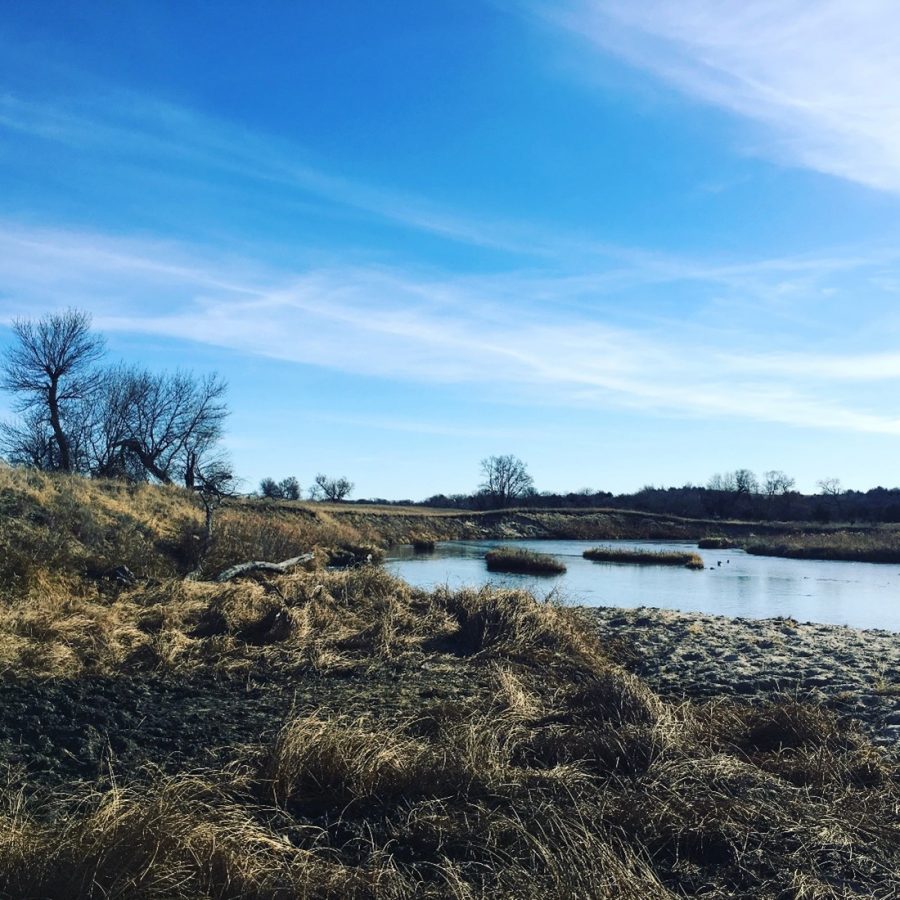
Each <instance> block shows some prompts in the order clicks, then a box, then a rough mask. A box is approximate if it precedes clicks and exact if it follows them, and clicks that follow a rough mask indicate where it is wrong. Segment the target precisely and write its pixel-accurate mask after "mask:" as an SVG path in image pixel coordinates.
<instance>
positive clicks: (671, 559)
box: [582, 547, 703, 569]
mask: <svg viewBox="0 0 900 900" xmlns="http://www.w3.org/2000/svg"><path fill="white" fill-rule="evenodd" d="M582 556H583V557H584V558H585V559H589V560H591V562H615V563H633V564H635V565H639V566H683V567H684V568H687V569H702V568H703V560H702V559H701V558H700V557H699V556H698V555H697V554H696V553H679V552H675V551H672V552H669V551H665V550H658V551H657V550H628V549H624V548H619V547H593V548H591V549H590V550H585V551H584V553H583V554H582Z"/></svg>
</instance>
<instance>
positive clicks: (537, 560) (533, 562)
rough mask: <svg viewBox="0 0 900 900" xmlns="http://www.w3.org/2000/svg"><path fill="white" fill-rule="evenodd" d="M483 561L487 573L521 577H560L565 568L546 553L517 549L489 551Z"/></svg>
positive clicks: (507, 548)
mask: <svg viewBox="0 0 900 900" xmlns="http://www.w3.org/2000/svg"><path fill="white" fill-rule="evenodd" d="M484 561H485V563H486V564H487V568H488V571H489V572H511V573H515V574H523V575H561V574H563V573H564V572H565V571H566V567H565V565H564V564H563V563H561V562H560V561H559V560H558V559H556V558H555V557H553V556H550V555H549V554H547V553H535V552H534V551H533V550H523V549H520V548H518V547H497V548H496V549H495V550H489V551H488V552H487V553H486V554H485V556H484Z"/></svg>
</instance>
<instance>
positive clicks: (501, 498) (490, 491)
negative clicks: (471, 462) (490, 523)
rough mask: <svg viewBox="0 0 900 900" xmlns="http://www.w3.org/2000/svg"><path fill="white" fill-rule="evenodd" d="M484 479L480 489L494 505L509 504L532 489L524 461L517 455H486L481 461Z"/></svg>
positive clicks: (502, 505) (532, 481) (531, 481)
mask: <svg viewBox="0 0 900 900" xmlns="http://www.w3.org/2000/svg"><path fill="white" fill-rule="evenodd" d="M481 474H482V475H483V476H484V481H483V482H482V483H481V485H480V489H481V490H482V491H483V492H484V493H485V494H486V495H487V496H488V497H490V498H491V500H492V501H493V503H494V504H495V505H496V506H500V507H505V506H509V505H510V504H511V503H512V502H513V500H516V499H518V498H519V497H523V496H525V495H527V494H530V493H532V492H533V491H534V480H533V479H532V477H531V476H530V475H529V474H528V469H527V467H526V465H525V463H524V462H522V460H521V459H519V458H518V457H517V456H513V455H512V454H506V455H504V456H488V457H487V458H486V459H483V460H482V461H481Z"/></svg>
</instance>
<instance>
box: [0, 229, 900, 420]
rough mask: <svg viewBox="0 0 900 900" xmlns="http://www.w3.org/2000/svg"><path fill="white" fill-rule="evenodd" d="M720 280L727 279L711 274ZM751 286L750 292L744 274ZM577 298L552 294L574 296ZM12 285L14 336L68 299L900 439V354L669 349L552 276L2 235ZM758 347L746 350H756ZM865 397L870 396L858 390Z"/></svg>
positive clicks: (315, 353) (691, 334)
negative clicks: (575, 305) (576, 307)
mask: <svg viewBox="0 0 900 900" xmlns="http://www.w3.org/2000/svg"><path fill="white" fill-rule="evenodd" d="M848 258H850V257H848ZM797 265H798V266H800V267H801V268H802V263H800V262H798V263H797ZM683 266H684V267H687V268H688V269H690V270H692V271H695V272H699V271H703V268H704V267H703V266H702V265H700V264H690V263H687V262H685V263H684V264H683ZM786 267H787V268H790V266H789V261H787V260H782V261H779V262H778V263H777V264H767V263H765V262H764V263H762V264H760V266H759V267H758V271H757V272H756V273H755V275H754V277H755V278H761V277H762V275H764V274H765V273H767V272H769V271H770V270H771V269H774V270H775V271H776V273H777V277H780V275H781V272H782V270H783V269H785V268H786ZM709 271H710V272H711V273H712V277H717V271H718V270H716V269H715V267H712V268H710V270H709ZM740 275H741V277H742V278H746V277H749V276H750V267H749V266H746V267H744V269H742V270H741V271H740ZM570 281H571V279H562V280H561V283H560V284H558V285H557V287H556V292H557V293H567V292H569V291H570V290H571V285H570ZM0 284H3V285H5V289H6V295H5V296H3V295H0V319H3V320H5V321H9V320H10V319H11V318H12V317H14V316H16V315H26V316H28V315H38V314H41V313H43V312H45V311H47V309H49V308H52V307H53V306H54V305H58V303H57V302H56V301H57V298H59V297H65V298H66V303H67V304H72V305H75V306H79V307H82V308H85V309H87V310H89V311H91V312H92V313H93V314H94V317H95V322H96V324H97V326H98V327H99V328H101V329H103V330H105V331H109V332H115V331H120V332H134V333H139V334H148V335H156V336H161V337H164V338H170V339H178V340H187V341H196V342H200V343H204V344H209V345H214V346H217V347H222V348H229V349H231V350H235V351H239V352H242V353H247V354H255V355H260V356H266V357H271V358H274V359H279V360H283V361H286V362H293V363H303V364H307V365H314V366H320V367H325V368H329V369H334V370H339V371H342V372H348V373H353V374H357V375H363V376H377V377H382V378H391V379H397V380H400V381H404V382H411V383H422V384H428V383H432V384H434V383H448V384H460V385H471V386H473V388H475V389H476V393H481V394H489V393H493V394H494V395H499V396H503V397H506V398H508V399H510V400H513V401H523V400H527V401H528V402H534V403H546V404H553V405H558V406H563V407H569V408H572V409H577V410H580V411H583V410H600V409H606V408H609V407H619V408H631V409H640V410H649V411H654V412H657V413H661V414H670V415H677V416H686V417H696V418H700V417H710V416H712V417H738V418H744V419H749V420H753V421H759V422H770V423H771V422H777V423H782V424H789V425H796V426H804V427H825V428H832V429H839V430H842V431H848V432H854V431H855V432H873V433H883V434H900V416H898V415H897V413H898V412H900V408H898V405H897V404H896V403H892V402H891V401H890V400H888V401H887V402H885V401H884V399H883V398H882V399H881V401H880V402H878V403H876V402H875V401H874V400H873V399H872V396H873V394H872V390H871V389H872V388H879V387H883V388H891V387H893V386H895V384H896V381H897V380H898V379H900V354H891V353H883V352H882V353H871V354H856V355H848V354H846V353H844V354H841V355H837V356H833V355H828V354H824V353H815V354H810V353H808V352H792V353H781V354H777V355H776V354H772V353H771V352H770V351H763V352H759V351H755V352H754V351H752V350H749V349H748V350H745V351H741V352H737V353H734V354H732V353H729V352H725V350H723V349H722V346H723V345H722V342H721V340H720V337H721V335H720V334H719V332H718V331H716V330H715V329H714V328H712V327H710V326H708V325H705V324H704V323H703V322H699V321H691V322H686V323H685V324H684V326H683V327H682V328H681V329H680V330H675V329H671V328H670V330H669V331H668V332H664V331H660V330H659V329H656V328H653V327H647V326H644V327H640V326H625V325H621V324H620V325H614V324H612V323H611V322H610V321H609V320H605V319H602V318H599V317H598V315H597V314H596V311H594V312H593V313H590V314H588V313H585V314H582V315H573V314H572V312H571V310H566V311H565V312H564V314H560V313H557V312H555V311H554V310H553V308H552V307H549V306H548V304H547V303H546V300H545V298H546V297H547V296H550V295H553V294H554V286H553V282H552V278H551V277H550V276H535V275H529V274H528V273H523V272H518V273H511V274H510V275H509V276H508V282H504V278H503V276H500V275H495V276H491V277H489V278H488V277H484V278H476V277H474V276H469V277H468V278H459V277H453V276H448V275H443V274H441V273H438V274H434V273H422V272H415V271H403V270H397V269H387V268H377V267H371V266H369V267H356V268H343V269H324V268H323V269H315V270H309V271H304V272H297V273H291V272H287V273H286V272H283V271H275V270H271V269H267V268H265V267H262V266H258V265H255V264H253V263H248V262H244V261H240V260H231V261H230V262H228V263H227V264H225V263H222V262H221V261H219V260H214V259H209V258H204V257H203V256H202V255H200V254H196V253H195V252H194V251H192V250H191V249H190V248H186V247H178V246H176V245H173V244H161V243H146V244H142V243H140V242H137V241H123V240H118V239H114V238H109V237H105V236H102V235H98V234H86V233H79V232H67V231H63V230H54V231H42V230H35V229H30V230H28V229H23V228H15V227H13V226H11V225H9V224H8V223H7V225H5V226H3V227H0ZM513 295H514V296H515V297H516V298H517V300H516V302H515V303H511V302H510V299H509V298H510V297H511V296H513ZM160 297H165V298H167V299H166V302H165V304H164V305H160V303H159V298H160ZM151 301H152V302H151ZM752 338H753V336H752V335H746V336H745V340H744V343H743V344H742V346H743V347H747V348H749V347H752V345H753V340H752ZM763 346H765V345H763ZM863 383H864V386H865V390H864V391H859V390H857V389H856V388H855V386H856V385H861V384H863ZM886 392H887V391H885V392H884V393H886ZM894 394H895V392H893V391H891V396H893V395H894Z"/></svg>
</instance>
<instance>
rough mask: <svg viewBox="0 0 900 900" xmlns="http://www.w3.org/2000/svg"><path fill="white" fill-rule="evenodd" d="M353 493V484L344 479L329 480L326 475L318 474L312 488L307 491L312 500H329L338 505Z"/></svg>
mask: <svg viewBox="0 0 900 900" xmlns="http://www.w3.org/2000/svg"><path fill="white" fill-rule="evenodd" d="M352 491H353V482H352V481H348V480H347V479H346V478H344V477H341V478H329V477H328V476H327V475H322V474H321V473H319V474H318V475H316V480H315V482H314V484H313V486H312V487H311V488H310V489H309V496H310V499H312V500H330V501H332V502H333V503H340V502H341V501H342V500H345V499H346V498H347V497H349V496H350V494H351V492H352Z"/></svg>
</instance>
